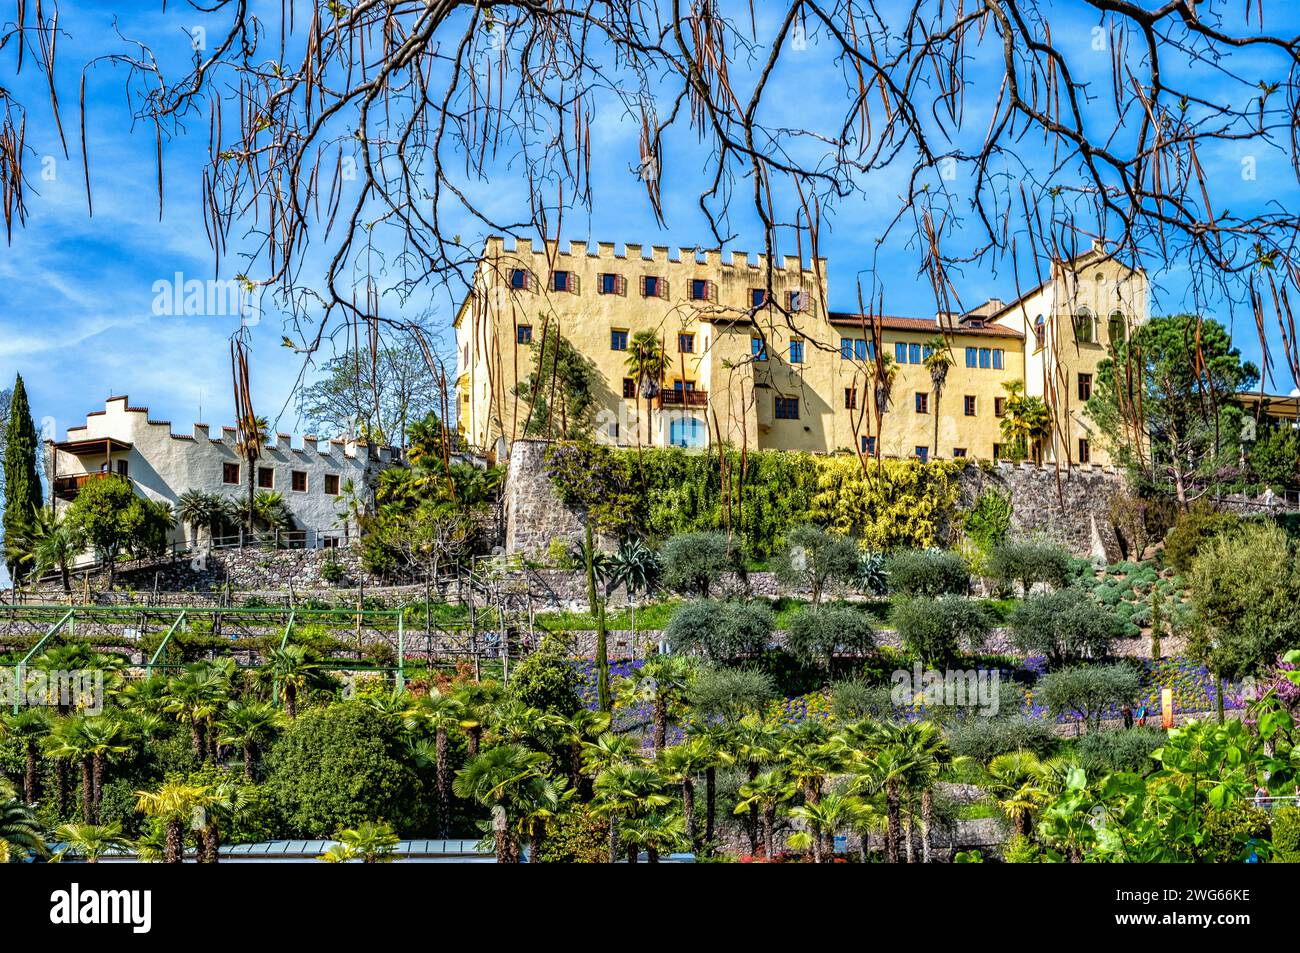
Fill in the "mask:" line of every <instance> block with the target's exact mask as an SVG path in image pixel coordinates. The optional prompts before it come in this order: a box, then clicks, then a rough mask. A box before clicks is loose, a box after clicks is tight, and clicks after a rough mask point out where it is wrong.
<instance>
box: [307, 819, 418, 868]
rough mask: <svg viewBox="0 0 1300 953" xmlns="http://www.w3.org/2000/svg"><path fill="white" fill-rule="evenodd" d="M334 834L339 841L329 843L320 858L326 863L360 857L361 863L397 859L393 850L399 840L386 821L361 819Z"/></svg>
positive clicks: (383, 862)
mask: <svg viewBox="0 0 1300 953" xmlns="http://www.w3.org/2000/svg"><path fill="white" fill-rule="evenodd" d="M334 836H335V837H337V838H338V841H339V842H338V843H337V844H333V845H331V846H330V848H329V850H327V851H325V853H324V854H322V855H321V858H320V859H321V860H323V861H326V862H327V863H332V864H337V863H346V862H347V861H349V860H357V859H360V861H361V862H362V863H363V864H388V863H392V862H393V861H395V860H397V855H396V853H395V852H394V851H395V850H396V848H397V845H398V843H399V840H398V837H397V834H396V833H394V832H393V828H392V826H391V825H389V823H388V822H387V821H362V822H361V823H360V824H358V825H357V826H356V827H349V828H346V829H344V830H341V831H339V832H338V833H337V834H335V835H334Z"/></svg>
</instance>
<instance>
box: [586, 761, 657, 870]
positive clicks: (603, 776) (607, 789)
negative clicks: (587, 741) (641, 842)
mask: <svg viewBox="0 0 1300 953" xmlns="http://www.w3.org/2000/svg"><path fill="white" fill-rule="evenodd" d="M666 785H667V782H666V781H665V779H664V777H663V775H661V774H660V773H659V772H658V771H655V770H654V769H653V768H648V767H645V766H643V765H636V764H615V765H611V766H610V767H608V768H606V769H605V770H604V771H602V772H600V774H598V775H597V776H596V784H595V791H596V802H595V803H596V807H597V809H598V810H599V811H600V812H601V813H602V814H604V815H605V816H606V817H608V818H609V862H610V863H611V864H612V863H616V862H617V861H618V854H619V849H620V847H621V846H622V844H621V841H620V837H619V834H620V830H621V825H622V823H623V822H624V821H625V820H635V819H637V818H640V817H644V816H645V815H647V814H649V813H651V812H652V811H655V810H658V809H659V808H662V807H667V806H668V805H669V804H671V803H672V798H671V797H669V796H668V795H667V794H666V793H664V788H665V787H666ZM637 860H638V857H637V851H636V850H635V849H633V850H630V851H628V857H627V862H628V863H629V864H635V863H636V862H637Z"/></svg>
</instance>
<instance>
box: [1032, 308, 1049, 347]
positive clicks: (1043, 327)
mask: <svg viewBox="0 0 1300 953" xmlns="http://www.w3.org/2000/svg"><path fill="white" fill-rule="evenodd" d="M1046 343H1047V322H1046V321H1044V320H1043V316H1042V315H1041V314H1040V315H1039V316H1038V317H1036V318H1034V347H1035V348H1041V347H1043V346H1044V345H1045V344H1046Z"/></svg>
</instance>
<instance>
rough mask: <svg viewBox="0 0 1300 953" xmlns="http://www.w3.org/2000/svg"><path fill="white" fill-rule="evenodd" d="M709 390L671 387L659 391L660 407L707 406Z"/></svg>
mask: <svg viewBox="0 0 1300 953" xmlns="http://www.w3.org/2000/svg"><path fill="white" fill-rule="evenodd" d="M707 406H709V392H708V391H707V390H698V389H695V390H682V389H681V388H677V387H669V388H667V389H665V390H662V391H660V392H659V407H660V409H663V408H664V407H707Z"/></svg>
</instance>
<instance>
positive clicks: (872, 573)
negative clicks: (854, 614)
mask: <svg viewBox="0 0 1300 953" xmlns="http://www.w3.org/2000/svg"><path fill="white" fill-rule="evenodd" d="M858 588H859V589H861V590H862V591H863V592H869V593H871V594H872V595H873V596H883V595H884V594H885V593H886V592H888V591H889V576H888V574H887V573H886V572H885V557H884V556H883V555H881V554H880V553H876V552H871V551H870V550H867V551H864V552H863V553H862V555H860V556H859V557H858Z"/></svg>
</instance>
